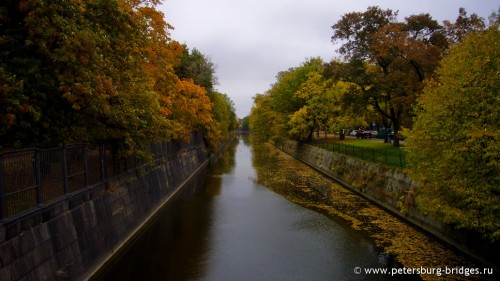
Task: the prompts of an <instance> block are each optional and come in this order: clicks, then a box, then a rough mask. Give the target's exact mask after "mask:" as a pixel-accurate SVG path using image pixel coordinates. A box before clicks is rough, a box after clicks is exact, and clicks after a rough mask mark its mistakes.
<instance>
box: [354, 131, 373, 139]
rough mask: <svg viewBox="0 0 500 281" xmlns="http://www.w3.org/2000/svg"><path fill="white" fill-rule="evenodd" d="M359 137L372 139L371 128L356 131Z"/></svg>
mask: <svg viewBox="0 0 500 281" xmlns="http://www.w3.org/2000/svg"><path fill="white" fill-rule="evenodd" d="M356 138H357V139H371V138H372V134H371V132H370V131H369V130H358V131H357V133H356Z"/></svg>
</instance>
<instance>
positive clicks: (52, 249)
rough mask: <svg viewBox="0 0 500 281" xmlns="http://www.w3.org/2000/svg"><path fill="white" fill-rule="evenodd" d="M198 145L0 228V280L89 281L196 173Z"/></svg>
mask: <svg viewBox="0 0 500 281" xmlns="http://www.w3.org/2000/svg"><path fill="white" fill-rule="evenodd" d="M208 160H209V159H208V152H207V149H206V147H205V145H204V144H203V142H202V141H201V142H199V143H196V144H195V145H191V146H189V147H184V148H182V149H181V150H179V151H178V152H177V153H176V154H175V155H171V156H169V157H166V158H161V159H157V160H155V162H153V163H149V164H147V165H143V166H141V167H139V168H137V169H135V170H133V171H130V172H127V173H124V174H122V175H120V176H117V177H114V178H112V179H110V180H108V181H106V182H103V183H101V184H99V185H96V186H92V187H90V188H88V189H86V190H83V191H80V192H77V193H73V194H69V195H67V196H66V197H64V198H62V199H60V200H59V201H57V202H53V203H51V204H48V205H46V206H39V207H38V208H36V209H33V210H32V211H30V212H28V213H25V214H22V215H19V216H16V217H15V218H11V219H8V220H4V221H2V222H1V224H0V280H6V281H7V280H36V281H41V280H83V279H87V278H89V277H90V276H91V275H92V274H93V273H94V272H96V271H97V270H98V268H99V267H100V266H101V265H102V264H104V263H105V262H106V261H107V260H108V259H110V258H111V257H112V256H113V254H114V253H116V252H117V251H118V250H119V249H120V248H121V247H122V246H123V245H125V244H126V243H127V241H128V240H129V239H130V238H131V237H133V236H134V235H135V233H137V232H138V231H140V229H141V227H142V226H143V225H144V224H145V223H147V221H148V219H149V218H150V217H151V216H152V215H154V213H155V212H156V211H157V210H158V209H159V208H160V207H161V206H162V205H163V204H164V203H165V202H166V201H167V200H168V199H169V198H170V197H172V196H173V195H174V194H175V193H176V192H177V191H178V190H180V189H181V187H182V185H183V183H184V182H186V181H187V180H188V179H189V178H190V177H191V176H192V175H194V174H196V173H197V171H199V170H201V169H202V168H204V166H206V165H207V163H208Z"/></svg>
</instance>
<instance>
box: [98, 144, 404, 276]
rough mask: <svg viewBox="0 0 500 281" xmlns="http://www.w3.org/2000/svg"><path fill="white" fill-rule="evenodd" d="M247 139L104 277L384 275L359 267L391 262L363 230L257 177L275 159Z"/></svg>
mask: <svg viewBox="0 0 500 281" xmlns="http://www.w3.org/2000/svg"><path fill="white" fill-rule="evenodd" d="M243 140H244V141H237V142H236V143H235V144H234V145H233V147H231V149H229V150H228V151H227V152H226V153H225V154H224V156H223V157H222V158H221V159H220V160H219V161H218V162H217V163H214V165H213V166H212V167H211V169H210V171H209V172H208V173H207V174H206V175H203V176H201V177H199V178H198V179H197V180H195V181H194V182H193V183H192V184H191V186H189V187H187V188H186V189H184V191H183V192H182V194H181V195H180V196H178V197H177V198H176V200H174V201H173V202H171V203H169V204H168V205H167V206H165V208H164V209H163V210H162V211H161V213H160V214H159V215H158V216H157V217H156V219H155V221H154V223H153V224H152V225H151V226H150V227H149V229H147V230H146V231H144V234H143V235H142V236H141V237H140V238H139V239H137V241H136V243H134V245H132V246H131V247H130V249H129V250H128V251H127V253H125V254H124V255H123V256H122V257H121V258H120V259H119V260H117V262H116V264H115V265H114V266H113V267H112V268H111V269H110V270H109V272H107V273H106V275H105V276H102V280H385V278H384V277H385V276H377V275H356V274H355V273H354V268H355V267H357V266H359V267H383V268H390V267H391V266H393V261H391V259H388V258H387V256H385V255H380V254H379V251H378V249H377V247H376V246H375V244H374V243H373V241H372V240H371V239H370V238H367V237H365V236H364V234H363V232H360V231H356V230H354V229H352V228H351V227H350V225H348V224H347V223H345V222H344V221H342V220H339V221H336V220H333V219H330V218H328V217H326V216H324V215H322V214H320V213H317V212H315V211H312V210H310V209H307V208H304V207H301V206H299V205H296V204H294V203H291V202H290V201H288V200H286V199H285V198H284V197H282V196H280V195H278V194H276V193H275V192H273V191H272V190H270V189H269V188H267V187H266V186H263V185H261V184H259V183H258V182H260V180H258V177H259V175H258V174H257V172H256V171H257V170H259V169H262V168H265V169H270V166H266V165H269V164H270V163H269V162H266V160H265V156H263V155H258V157H255V154H253V152H252V147H251V146H250V145H249V144H248V142H247V141H246V139H244V138H243ZM254 157H255V158H254ZM252 159H253V160H252ZM255 167H256V168H255ZM404 277H405V278H401V279H404V280H408V277H411V276H404Z"/></svg>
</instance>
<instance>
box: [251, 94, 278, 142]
mask: <svg viewBox="0 0 500 281" xmlns="http://www.w3.org/2000/svg"><path fill="white" fill-rule="evenodd" d="M273 103H274V102H273V98H272V96H271V95H270V94H269V93H266V94H257V95H256V96H255V97H254V102H253V106H252V109H251V111H250V116H249V127H250V130H251V131H252V134H254V135H255V136H256V137H258V138H259V139H261V140H279V139H282V138H286V136H287V132H286V127H285V125H286V122H285V120H283V118H284V116H283V115H282V114H280V113H279V112H278V111H276V110H275V109H274V106H273Z"/></svg>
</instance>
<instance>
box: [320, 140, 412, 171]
mask: <svg viewBox="0 0 500 281" xmlns="http://www.w3.org/2000/svg"><path fill="white" fill-rule="evenodd" d="M311 145H314V146H317V147H320V148H323V149H326V150H329V151H333V152H337V153H341V154H345V155H350V156H353V157H357V158H361V159H363V160H366V161H370V162H374V163H381V164H384V165H388V166H392V167H399V168H404V167H406V155H405V154H404V153H403V152H401V151H399V152H394V151H388V150H378V149H373V148H368V147H362V146H356V145H349V144H343V143H312V144H311Z"/></svg>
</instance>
